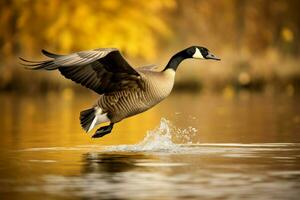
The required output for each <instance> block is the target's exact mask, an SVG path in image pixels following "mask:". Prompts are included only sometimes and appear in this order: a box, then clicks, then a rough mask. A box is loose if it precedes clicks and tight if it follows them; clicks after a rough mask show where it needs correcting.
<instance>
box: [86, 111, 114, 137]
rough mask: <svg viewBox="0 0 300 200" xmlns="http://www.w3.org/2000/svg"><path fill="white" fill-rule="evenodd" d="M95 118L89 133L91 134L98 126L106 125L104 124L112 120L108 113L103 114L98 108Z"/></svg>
mask: <svg viewBox="0 0 300 200" xmlns="http://www.w3.org/2000/svg"><path fill="white" fill-rule="evenodd" d="M95 110H96V111H95V117H94V119H93V121H92V123H91V125H90V127H89V130H88V132H90V131H91V130H92V129H93V128H94V127H95V126H96V125H98V124H101V123H104V122H110V119H109V118H108V117H107V113H102V109H101V108H99V107H97V108H95Z"/></svg>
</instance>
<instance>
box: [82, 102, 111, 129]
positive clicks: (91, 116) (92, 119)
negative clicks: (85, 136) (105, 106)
mask: <svg viewBox="0 0 300 200" xmlns="http://www.w3.org/2000/svg"><path fill="white" fill-rule="evenodd" d="M103 122H110V120H109V118H108V117H107V113H102V109H101V108H99V107H93V108H89V109H86V110H83V111H81V112H80V124H81V127H82V128H83V129H84V130H85V131H86V132H89V131H90V130H92V129H93V128H94V127H95V126H96V125H97V124H100V123H103Z"/></svg>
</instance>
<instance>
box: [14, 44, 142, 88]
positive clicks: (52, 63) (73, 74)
mask: <svg viewBox="0 0 300 200" xmlns="http://www.w3.org/2000/svg"><path fill="white" fill-rule="evenodd" d="M42 53H43V54H44V55H46V56H48V57H50V58H52V60H46V61H41V62H37V61H29V60H26V59H23V58H20V59H21V60H22V61H23V62H24V65H26V66H28V68H29V69H33V70H38V69H45V70H56V69H58V70H59V71H60V73H61V74H62V75H63V76H64V77H66V78H68V79H71V80H73V81H74V82H76V83H78V84H81V85H83V86H85V87H87V88H89V89H92V90H94V91H95V92H97V93H99V94H104V93H111V92H115V91H120V90H125V89H127V88H135V89H143V83H142V82H141V79H140V78H139V77H140V74H139V73H138V72H137V71H136V70H135V69H134V68H132V67H131V66H130V65H129V64H128V62H127V61H126V60H125V59H124V58H123V56H122V55H121V54H120V52H119V51H118V50H117V49H115V48H101V49H95V50H90V51H81V52H77V53H72V54H69V55H58V54H54V53H50V52H48V51H46V50H42Z"/></svg>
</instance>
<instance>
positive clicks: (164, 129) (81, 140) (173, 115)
mask: <svg viewBox="0 0 300 200" xmlns="http://www.w3.org/2000/svg"><path fill="white" fill-rule="evenodd" d="M93 98H95V97H91V96H87V97H82V96H79V97H76V98H74V99H72V98H71V99H70V98H64V96H60V95H53V94H52V95H48V96H44V97H37V98H31V97H16V96H13V95H1V97H0V110H1V111H2V112H1V113H2V115H1V117H0V118H1V119H0V132H1V135H0V137H1V138H0V150H1V151H0V162H1V165H0V197H3V198H1V199H20V198H22V199H41V198H44V199H185V198H186V199H263V200H265V199H298V198H299V196H300V144H299V142H300V120H299V119H300V117H299V113H300V112H299V111H300V108H299V106H297V105H298V102H299V101H298V100H299V98H298V97H297V96H294V97H293V98H290V97H285V96H280V95H278V96H264V95H251V94H249V96H247V97H245V96H241V97H237V98H234V99H222V97H220V96H214V95H200V96H195V95H182V96H180V95H178V96H176V95H173V96H172V97H171V98H169V99H167V100H166V101H165V102H163V103H162V104H160V105H159V106H158V107H156V108H154V109H152V110H150V111H149V112H146V113H144V114H142V115H140V116H136V117H133V118H131V119H128V120H125V121H123V122H121V123H119V124H117V126H116V127H115V129H114V131H113V133H112V134H109V135H108V136H106V137H104V138H102V139H99V140H92V139H91V138H90V136H89V135H86V134H85V133H84V132H83V131H82V130H81V128H80V126H79V120H78V113H79V112H80V110H82V109H84V108H86V107H88V106H89V105H90V104H91V103H92V102H91V99H93ZM164 118H167V119H168V120H166V119H164ZM155 127H156V128H155Z"/></svg>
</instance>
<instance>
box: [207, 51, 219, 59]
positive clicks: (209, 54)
mask: <svg viewBox="0 0 300 200" xmlns="http://www.w3.org/2000/svg"><path fill="white" fill-rule="evenodd" d="M205 58H206V59H211V60H221V59H220V58H218V57H216V56H215V55H214V54H212V53H210V52H208V55H207V56H206V57H205Z"/></svg>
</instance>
